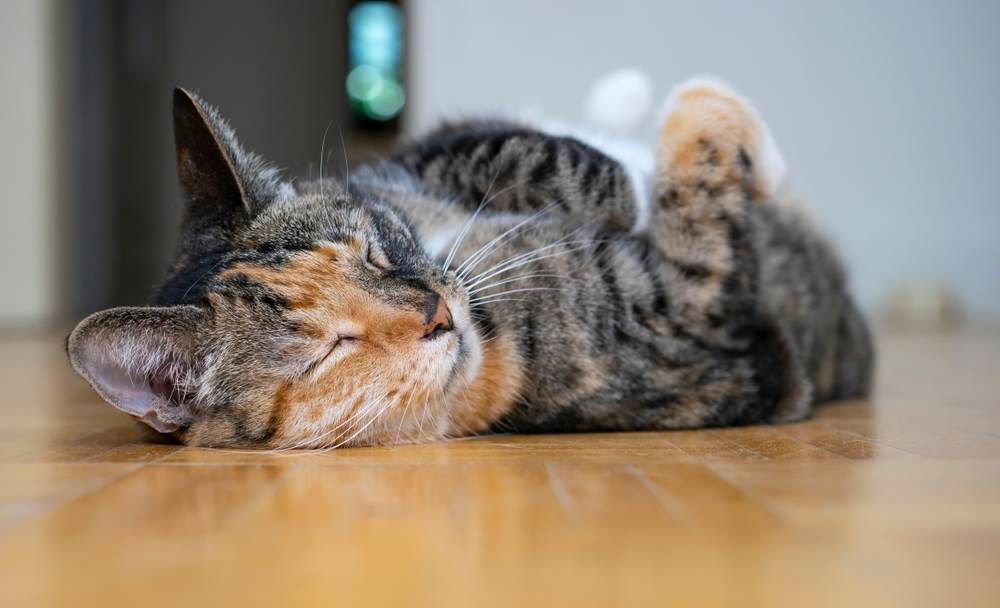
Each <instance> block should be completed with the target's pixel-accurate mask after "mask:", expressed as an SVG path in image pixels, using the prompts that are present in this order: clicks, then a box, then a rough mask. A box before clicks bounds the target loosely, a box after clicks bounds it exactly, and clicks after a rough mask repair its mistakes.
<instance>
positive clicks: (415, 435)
mask: <svg viewBox="0 0 1000 608" xmlns="http://www.w3.org/2000/svg"><path fill="white" fill-rule="evenodd" d="M174 129H175V137H176V143H177V164H178V170H179V174H180V181H181V185H182V190H183V194H184V207H183V209H184V210H183V217H182V221H181V227H180V238H179V244H178V248H177V252H176V256H175V259H174V262H173V264H172V267H171V269H170V271H169V276H168V277H167V279H166V281H165V283H164V284H163V286H162V288H161V289H160V290H159V294H158V295H157V297H156V301H155V305H154V306H150V307H124V308H114V309H110V310H105V311H102V312H98V313H95V314H93V315H91V316H90V317H88V318H86V319H85V320H83V321H82V322H81V323H80V324H79V325H78V326H77V327H76V329H75V330H74V331H73V332H72V333H71V334H70V336H69V339H68V345H67V350H68V353H69V358H70V361H71V362H72V365H73V366H74V368H75V369H76V370H77V371H78V372H79V373H80V374H81V375H82V376H83V377H84V378H85V379H86V380H87V381H88V382H89V383H90V384H91V385H92V386H93V387H94V389H95V390H96V391H97V393H98V394H99V395H100V396H101V397H103V398H104V399H105V400H107V401H108V402H110V403H111V404H112V405H114V406H115V407H117V408H119V409H120V410H122V411H124V412H126V413H128V414H130V415H132V416H134V417H135V418H138V419H139V420H141V421H143V422H144V423H146V424H147V425H149V426H150V427H152V428H153V429H155V431H157V432H158V433H161V434H163V435H167V436H172V437H174V438H176V439H178V440H180V441H182V442H184V443H186V444H189V445H199V446H258V447H271V448H282V449H284V448H332V447H339V446H361V445H374V444H388V443H402V442H419V441H429V440H434V439H440V438H447V437H456V436H467V435H473V434H479V433H486V432H495V431H503V432H519V433H537V432H565V431H630V430H653V429H678V428H694V427H707V426H721V425H745V424H757V423H772V422H785V421H793V420H799V419H802V418H804V417H806V416H808V415H809V413H810V410H811V407H812V405H813V404H814V403H817V402H820V401H826V400H831V399H841V398H848V397H855V396H862V395H865V394H866V392H867V391H868V388H869V384H870V379H871V375H872V361H873V351H872V345H871V342H870V339H869V334H868V331H867V328H866V324H865V321H864V320H863V318H862V316H861V315H860V314H859V312H858V310H857V308H856V307H855V305H854V304H853V303H852V300H851V297H850V295H849V294H848V292H847V287H846V284H845V277H844V272H843V271H842V269H841V266H840V264H839V263H838V261H837V260H836V258H835V257H834V255H833V253H832V252H831V249H830V247H829V246H828V245H827V244H826V243H825V242H824V240H823V239H822V238H821V237H819V236H818V235H817V234H816V233H815V232H814V230H813V229H812V228H810V226H809V225H808V224H807V223H806V222H804V221H803V220H802V219H801V218H800V217H799V216H797V215H796V213H795V212H793V211H791V210H790V209H789V208H787V207H785V206H780V205H777V204H775V203H774V202H773V200H772V199H773V198H774V194H775V190H776V188H777V187H778V185H779V181H780V179H781V176H780V172H781V169H782V161H781V158H780V156H779V154H778V152H777V149H776V148H775V147H774V143H773V140H772V139H771V137H770V135H769V134H768V131H767V129H766V127H765V126H764V125H763V123H761V122H760V120H759V118H758V116H757V114H756V112H755V111H754V110H753V108H752V107H751V106H750V105H749V104H748V103H747V102H746V101H744V100H743V99H742V98H740V97H739V96H737V95H736V94H735V93H733V92H731V91H730V90H729V89H728V88H726V87H725V86H724V85H721V84H717V83H711V82H703V81H692V82H690V83H688V84H685V85H683V86H681V87H679V88H678V89H675V91H674V93H673V94H672V97H671V100H670V109H669V111H668V112H667V113H666V115H665V119H664V120H663V122H662V126H661V127H660V130H659V133H658V134H657V144H656V148H655V150H654V151H651V158H655V163H651V168H652V171H651V175H650V176H649V178H648V179H646V178H645V177H644V176H643V171H642V170H640V169H638V168H636V167H635V166H632V165H629V164H628V163H625V162H622V161H620V160H618V159H617V158H616V157H615V156H614V154H613V153H612V152H610V151H602V150H601V149H598V148H597V147H594V146H591V145H588V144H587V143H584V141H582V140H581V139H577V138H574V137H570V136H557V135H553V134H547V133H545V132H543V131H541V130H536V129H532V128H529V127H527V126H524V125H520V124H516V123H511V122H487V121H483V122H475V121H473V122H463V123H458V124H450V125H446V126H444V127H442V128H440V129H438V130H436V131H434V132H432V133H430V134H429V135H427V136H425V137H423V138H421V139H418V140H416V141H413V142H411V143H409V144H404V145H402V147H401V148H400V149H399V150H398V151H397V152H396V153H395V154H394V155H393V156H391V157H389V158H387V159H384V160H380V161H378V162H374V163H372V164H369V165H367V166H364V167H361V168H360V170H359V169H357V168H356V169H355V170H354V171H350V172H349V174H348V175H346V176H345V177H344V179H343V180H339V181H335V180H330V179H325V180H324V179H321V180H319V181H314V182H311V183H304V184H297V185H292V184H290V183H287V182H283V181H282V180H281V177H280V176H279V174H278V172H277V171H276V170H275V169H274V168H273V167H271V166H270V165H268V164H266V163H265V162H264V161H263V160H262V159H261V158H260V157H258V156H256V155H255V154H252V153H249V152H247V151H246V150H244V148H243V147H242V146H241V145H240V144H239V143H238V141H237V140H236V137H235V135H234V133H233V131H232V129H231V128H230V127H229V126H228V125H227V124H226V122H225V121H224V120H223V119H222V118H221V116H220V115H219V114H218V113H217V112H216V110H214V109H213V108H212V107H210V106H208V105H207V104H205V103H204V102H203V101H202V100H201V99H199V98H198V97H197V96H195V95H193V94H191V93H189V92H187V91H184V90H181V89H178V90H176V91H175V93H174Z"/></svg>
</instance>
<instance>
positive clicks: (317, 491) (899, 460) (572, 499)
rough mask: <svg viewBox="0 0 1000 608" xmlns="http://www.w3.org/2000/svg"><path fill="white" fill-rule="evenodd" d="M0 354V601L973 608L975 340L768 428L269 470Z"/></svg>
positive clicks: (980, 417) (475, 446) (994, 550)
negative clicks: (865, 392)
mask: <svg viewBox="0 0 1000 608" xmlns="http://www.w3.org/2000/svg"><path fill="white" fill-rule="evenodd" d="M139 436H140V435H139V434H138V433H137V432H136V429H135V428H134V427H133V425H132V423H131V422H130V421H129V420H128V419H127V418H126V417H125V416H123V415H119V414H117V413H116V412H114V411H113V410H112V409H111V408H110V407H109V406H106V405H104V404H102V403H99V402H98V400H97V398H96V397H95V396H94V395H93V394H92V393H91V392H90V391H89V390H88V389H87V388H86V387H85V386H84V384H83V383H82V382H80V381H78V380H77V379H76V378H75V377H74V376H73V375H72V374H71V372H70V371H69V368H68V365H67V364H66V363H65V361H64V356H63V354H62V351H61V342H60V340H59V339H57V338H52V339H29V338H17V339H6V340H4V341H2V342H0V606H34V605H57V606H115V605H129V606H144V607H147V606H185V607H186V606H221V605H227V604H228V605H237V606H304V605H307V604H311V605H321V606H350V605H355V604H360V603H371V604H376V605H398V606H403V605H407V606H486V605H492V606H513V605H525V606H612V605H621V606H643V605H649V606H666V605H674V606H715V605H728V606H741V607H743V606H786V605H788V606H907V607H911V606H963V607H964V606H977V605H980V606H998V605H1000V333H998V332H996V331H978V332H973V331H968V332H963V333H956V334H942V335H911V336H893V337H888V338H885V339H883V340H881V362H880V380H879V389H878V394H877V397H876V398H875V399H874V400H873V402H871V403H866V402H854V403H844V404H839V405H835V406H830V407H827V408H825V409H822V410H821V411H820V413H819V414H818V415H817V416H816V418H815V419H814V420H812V421H810V422H806V423H802V424H794V425H788V426H782V427H774V428H743V429H723V430H710V431H694V432H674V433H643V434H631V435H626V434H613V435H577V436H539V437H515V436H498V437H491V438H481V439H474V440H466V441H457V442H452V443H448V444H438V445H427V446H407V447H399V448H383V449H373V448H369V449H353V450H341V451H337V452H334V453H326V454H299V455H292V456H287V455H268V454H260V453H251V452H233V451H212V450H204V449H187V448H182V447H178V446H167V445H151V444H145V443H142V442H141V441H140V440H139Z"/></svg>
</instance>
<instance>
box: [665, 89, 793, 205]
mask: <svg viewBox="0 0 1000 608" xmlns="http://www.w3.org/2000/svg"><path fill="white" fill-rule="evenodd" d="M660 116H661V121H660V125H661V126H660V131H659V135H658V138H657V150H656V156H657V168H656V171H657V177H658V178H659V179H662V180H664V181H665V182H669V183H671V184H674V185H678V184H689V185H691V184H697V185H698V186H699V187H702V188H709V189H718V188H725V187H727V186H740V187H743V188H746V189H747V190H748V193H749V195H750V197H751V198H752V199H754V200H757V201H764V200H769V199H770V198H772V197H773V196H774V194H775V192H776V191H777V190H778V188H779V187H780V186H781V184H782V182H783V180H784V177H785V161H784V158H783V157H782V156H781V152H779V150H778V147H777V145H776V144H775V142H774V138H773V137H772V136H771V134H770V132H769V131H768V129H767V126H766V125H765V124H764V122H763V121H762V120H761V119H760V116H759V115H758V114H757V111H756V110H754V108H753V106H752V105H750V103H749V102H748V101H747V100H746V99H744V98H743V97H741V96H740V95H738V94H737V93H735V92H734V91H733V90H732V89H731V88H730V87H728V86H727V85H725V84H723V83H722V82H721V81H719V80H717V79H713V78H706V77H703V78H696V79H692V80H689V81H687V82H685V83H683V84H681V85H680V86H678V87H676V88H675V89H674V90H673V91H672V92H671V94H670V96H669V97H668V98H667V101H666V102H665V103H664V105H663V108H662V110H661V112H660ZM747 186H749V187H748V188H747Z"/></svg>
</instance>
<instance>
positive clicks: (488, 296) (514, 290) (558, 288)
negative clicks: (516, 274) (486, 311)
mask: <svg viewBox="0 0 1000 608" xmlns="http://www.w3.org/2000/svg"><path fill="white" fill-rule="evenodd" d="M528 291H569V290H568V289H565V288H562V287H523V288H521V289H508V290H507V291H501V292H500V293H496V294H489V295H485V296H483V297H481V298H475V299H473V300H470V301H471V302H481V301H483V300H487V299H489V298H492V297H494V296H505V295H507V294H510V293H525V292H528Z"/></svg>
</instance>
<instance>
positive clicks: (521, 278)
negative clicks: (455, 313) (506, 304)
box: [469, 273, 571, 295]
mask: <svg viewBox="0 0 1000 608" xmlns="http://www.w3.org/2000/svg"><path fill="white" fill-rule="evenodd" d="M545 278H551V279H571V277H568V276H566V275H560V274H544V273H541V274H522V275H520V276H517V277H511V278H509V279H504V280H503V281H497V282H495V283H490V284H488V285H483V286H482V287H477V288H475V289H470V290H469V295H473V294H476V293H479V292H480V291H485V290H487V289H493V288H494V287H499V286H501V285H506V284H508V283H514V282H516V281H526V280H528V279H545Z"/></svg>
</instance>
